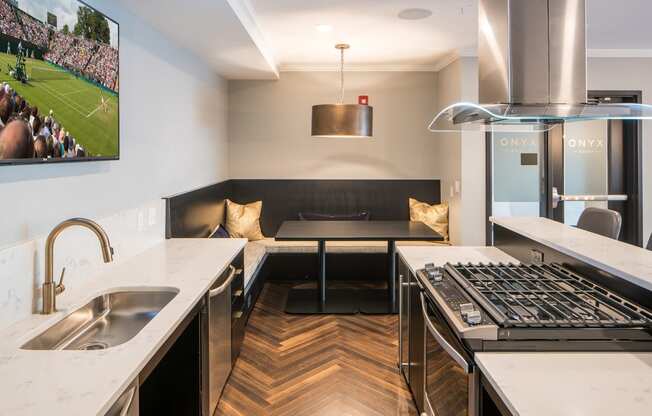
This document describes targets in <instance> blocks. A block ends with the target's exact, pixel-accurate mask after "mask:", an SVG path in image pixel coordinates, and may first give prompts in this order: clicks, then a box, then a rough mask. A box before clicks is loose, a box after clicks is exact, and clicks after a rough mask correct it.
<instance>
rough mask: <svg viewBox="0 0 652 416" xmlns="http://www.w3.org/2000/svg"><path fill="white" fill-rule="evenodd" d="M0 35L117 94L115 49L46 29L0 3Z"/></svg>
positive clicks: (9, 6)
mask: <svg viewBox="0 0 652 416" xmlns="http://www.w3.org/2000/svg"><path fill="white" fill-rule="evenodd" d="M0 32H2V33H4V34H6V35H9V36H12V37H14V38H16V39H21V40H25V41H28V42H30V43H32V44H34V45H36V46H38V47H41V48H42V49H45V50H46V52H45V53H44V54H43V58H44V59H45V60H47V61H49V62H52V63H55V64H57V65H60V66H62V67H64V68H66V69H68V70H71V71H73V72H75V73H77V74H80V75H83V76H84V77H86V78H88V79H91V80H93V81H96V82H98V83H100V84H102V85H103V86H105V87H106V88H109V89H111V90H113V91H118V50H117V49H115V48H113V47H111V46H109V45H107V44H104V43H100V42H96V41H92V40H88V39H84V38H82V37H78V36H75V35H73V34H72V33H69V34H64V33H63V32H61V31H52V30H50V29H49V28H48V26H47V25H46V24H45V23H43V22H41V21H39V20H37V19H35V18H33V17H32V16H30V15H28V14H27V13H25V12H23V11H22V10H20V9H17V8H15V7H14V6H12V5H11V4H9V3H7V1H6V0H0Z"/></svg>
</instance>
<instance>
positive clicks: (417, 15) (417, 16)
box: [398, 9, 432, 20]
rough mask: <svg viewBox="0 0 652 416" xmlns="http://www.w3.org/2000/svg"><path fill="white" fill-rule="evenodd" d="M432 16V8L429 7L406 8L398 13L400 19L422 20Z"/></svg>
mask: <svg viewBox="0 0 652 416" xmlns="http://www.w3.org/2000/svg"><path fill="white" fill-rule="evenodd" d="M430 16H432V10H428V9H405V10H401V12H400V13H399V14H398V17H399V18H400V19H404V20H421V19H425V18H427V17H430Z"/></svg>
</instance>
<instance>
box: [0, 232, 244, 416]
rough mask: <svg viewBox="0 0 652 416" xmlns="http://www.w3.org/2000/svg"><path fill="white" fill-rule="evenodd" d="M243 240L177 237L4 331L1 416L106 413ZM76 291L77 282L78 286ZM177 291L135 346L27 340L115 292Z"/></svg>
mask: <svg viewBox="0 0 652 416" xmlns="http://www.w3.org/2000/svg"><path fill="white" fill-rule="evenodd" d="M245 244H246V240H243V239H173V240H166V241H164V242H162V243H160V244H159V245H157V246H154V247H153V248H151V249H149V250H147V251H145V252H143V253H142V254H140V255H138V256H135V257H133V258H131V259H129V260H126V261H124V262H121V263H115V264H113V263H112V264H109V265H107V266H109V267H107V269H106V271H105V272H103V273H102V274H100V275H98V276H96V277H95V278H93V279H92V280H89V282H88V283H87V284H85V285H79V287H68V288H66V292H64V294H63V295H62V296H60V297H59V298H57V303H58V305H57V306H58V309H59V312H56V313H55V314H52V315H32V316H31V317H30V318H28V319H25V320H23V321H21V322H18V323H16V324H14V325H12V326H11V327H9V328H7V329H5V330H3V331H2V332H0V391H1V392H2V400H0V414H2V415H12V416H21V415H26V416H27V415H30V416H32V415H62V416H63V415H67V416H68V415H80V416H89V415H104V413H105V412H106V411H107V410H108V409H109V407H110V406H111V405H112V404H113V402H114V401H115V400H116V399H117V398H118V397H119V396H120V394H122V392H123V391H124V390H125V389H126V388H127V387H128V386H129V383H131V382H132V381H133V380H134V379H135V378H136V377H137V376H138V374H139V373H140V371H141V370H142V369H143V368H144V366H145V365H146V364H147V362H149V360H150V359H151V358H152V357H153V356H154V354H155V353H156V351H157V350H158V349H159V348H160V347H161V346H162V345H163V343H164V342H165V340H166V339H167V338H168V337H169V336H170V335H171V334H172V332H173V331H174V329H175V328H176V327H177V326H178V325H179V323H181V321H182V320H183V319H184V318H185V317H186V316H187V315H188V313H190V311H191V310H192V308H193V306H194V305H196V304H197V302H198V301H199V300H200V299H201V297H202V296H203V295H204V294H205V293H206V291H207V290H208V289H209V288H210V287H211V285H212V284H213V283H214V282H215V280H216V279H217V278H218V276H219V275H220V274H221V273H222V272H223V271H224V270H225V269H226V267H228V265H229V264H230V262H231V261H232V260H233V259H234V258H235V256H236V255H237V254H238V252H239V251H240V250H242V249H243V248H244V246H245ZM71 286H72V285H71ZM151 287H168V288H169V287H173V288H176V289H178V290H179V293H178V294H177V296H176V297H175V298H174V299H172V300H171V301H170V303H169V304H167V305H166V306H165V307H164V308H163V309H162V310H161V312H159V314H158V315H157V316H156V317H154V319H152V321H151V322H149V323H148V324H147V326H145V328H143V329H142V330H141V331H140V333H138V335H136V336H135V337H134V338H133V339H131V340H130V341H128V342H126V343H124V344H121V345H118V346H115V347H113V348H110V349H107V350H100V351H27V350H22V349H20V346H21V345H23V344H24V343H25V342H26V341H28V340H29V339H31V338H33V337H34V336H36V335H38V334H40V333H41V332H42V331H44V330H45V329H46V328H48V327H49V326H51V325H52V324H54V323H55V322H57V321H59V320H60V319H61V318H63V317H65V316H66V315H67V314H68V313H70V312H71V311H72V310H74V309H76V308H77V307H79V306H82V305H84V304H86V303H87V302H88V301H89V300H90V299H92V298H93V297H95V296H97V295H99V294H101V293H105V292H106V291H108V290H111V291H113V290H115V289H147V288H151Z"/></svg>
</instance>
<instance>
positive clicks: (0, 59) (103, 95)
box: [0, 53, 119, 156]
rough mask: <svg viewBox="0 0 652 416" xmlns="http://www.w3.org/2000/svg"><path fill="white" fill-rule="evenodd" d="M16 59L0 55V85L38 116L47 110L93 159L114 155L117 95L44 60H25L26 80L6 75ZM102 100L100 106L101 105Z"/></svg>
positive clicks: (11, 56)
mask: <svg viewBox="0 0 652 416" xmlns="http://www.w3.org/2000/svg"><path fill="white" fill-rule="evenodd" d="M15 64H16V56H15V55H9V54H6V53H0V82H2V81H5V82H8V83H9V84H10V85H11V87H12V88H13V89H14V90H16V92H18V94H20V96H21V97H23V98H25V99H26V100H27V102H28V103H29V105H30V107H33V106H37V107H38V109H39V114H42V115H46V114H47V113H48V112H49V111H50V110H52V111H53V112H54V118H55V119H56V120H57V122H58V123H60V124H61V125H62V126H63V128H64V129H65V130H66V131H68V132H70V134H71V135H72V136H73V137H74V138H75V140H76V141H77V143H79V144H81V145H82V146H83V147H84V148H85V149H86V151H87V153H89V154H92V155H93V156H115V155H117V154H118V134H119V131H118V95H117V94H115V93H112V92H109V91H107V90H105V89H102V88H100V87H98V86H97V85H95V84H93V83H91V82H89V81H87V80H85V79H83V78H78V77H76V76H75V75H73V74H71V73H69V72H67V71H65V70H63V69H61V68H59V67H57V66H55V65H52V64H50V63H48V62H45V61H40V60H36V59H26V66H27V74H28V75H29V77H30V81H29V82H28V83H27V84H21V83H20V82H18V81H16V80H15V79H13V78H12V77H11V76H10V75H9V67H8V65H11V66H14V65H15ZM102 99H104V105H102Z"/></svg>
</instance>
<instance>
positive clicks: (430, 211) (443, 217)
mask: <svg viewBox="0 0 652 416" xmlns="http://www.w3.org/2000/svg"><path fill="white" fill-rule="evenodd" d="M409 202H410V221H421V222H422V223H424V224H426V225H427V226H428V227H430V228H432V229H433V230H435V231H437V232H438V233H439V234H441V235H442V237H444V240H446V241H448V204H447V203H445V202H444V203H443V204H439V205H430V204H427V203H425V202H420V201H417V200H416V199H412V198H410V199H409Z"/></svg>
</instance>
